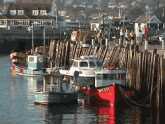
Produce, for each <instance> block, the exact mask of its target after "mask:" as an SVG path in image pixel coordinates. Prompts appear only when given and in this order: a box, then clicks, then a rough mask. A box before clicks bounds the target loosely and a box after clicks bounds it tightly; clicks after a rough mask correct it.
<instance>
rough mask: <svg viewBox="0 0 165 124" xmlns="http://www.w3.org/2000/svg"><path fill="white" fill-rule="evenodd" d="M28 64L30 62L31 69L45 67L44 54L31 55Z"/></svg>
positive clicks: (29, 67)
mask: <svg viewBox="0 0 165 124" xmlns="http://www.w3.org/2000/svg"><path fill="white" fill-rule="evenodd" d="M27 64H28V69H31V70H40V69H43V67H44V57H43V55H29V56H28V60H27Z"/></svg>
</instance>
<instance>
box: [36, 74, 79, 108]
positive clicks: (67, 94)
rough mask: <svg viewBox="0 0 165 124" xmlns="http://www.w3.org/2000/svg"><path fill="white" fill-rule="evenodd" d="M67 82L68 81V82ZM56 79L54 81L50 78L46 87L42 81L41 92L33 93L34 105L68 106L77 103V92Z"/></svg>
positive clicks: (69, 85) (70, 85) (68, 84)
mask: <svg viewBox="0 0 165 124" xmlns="http://www.w3.org/2000/svg"><path fill="white" fill-rule="evenodd" d="M68 81H69V80H68ZM68 81H67V82H66V81H64V80H62V78H61V76H60V78H59V77H57V78H56V79H55V81H54V79H53V77H51V81H50V82H51V83H50V84H49V85H47V86H46V81H45V79H44V81H43V88H42V90H41V91H37V92H35V101H34V103H35V104H42V105H48V104H68V103H76V102H77V95H78V93H77V90H76V88H75V87H74V86H73V85H72V84H71V83H70V82H68Z"/></svg>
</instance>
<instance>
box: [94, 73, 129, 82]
mask: <svg viewBox="0 0 165 124" xmlns="http://www.w3.org/2000/svg"><path fill="white" fill-rule="evenodd" d="M96 79H97V80H126V74H125V73H122V74H97V75H96Z"/></svg>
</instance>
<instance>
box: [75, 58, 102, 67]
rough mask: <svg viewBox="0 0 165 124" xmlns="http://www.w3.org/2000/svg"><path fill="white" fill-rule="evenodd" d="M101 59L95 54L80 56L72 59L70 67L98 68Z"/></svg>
mask: <svg viewBox="0 0 165 124" xmlns="http://www.w3.org/2000/svg"><path fill="white" fill-rule="evenodd" d="M101 65H102V64H101V61H99V60H98V59H97V58H96V57H95V56H81V57H80V59H74V60H73V64H72V68H82V69H83V68H84V69H88V68H98V67H101Z"/></svg>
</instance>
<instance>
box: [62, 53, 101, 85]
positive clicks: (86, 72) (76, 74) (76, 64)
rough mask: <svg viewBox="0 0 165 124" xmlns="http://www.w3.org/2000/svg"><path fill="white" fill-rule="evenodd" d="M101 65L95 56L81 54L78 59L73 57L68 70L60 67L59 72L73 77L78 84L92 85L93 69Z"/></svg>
mask: <svg viewBox="0 0 165 124" xmlns="http://www.w3.org/2000/svg"><path fill="white" fill-rule="evenodd" d="M101 65H102V63H101V61H100V60H98V59H97V57H96V56H92V55H91V56H81V57H80V58H79V59H73V64H72V66H71V67H70V69H69V70H65V69H60V73H61V74H62V75H67V76H71V77H73V79H74V81H75V82H78V83H79V85H80V86H86V85H94V79H95V71H96V69H98V68H100V67H101Z"/></svg>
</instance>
